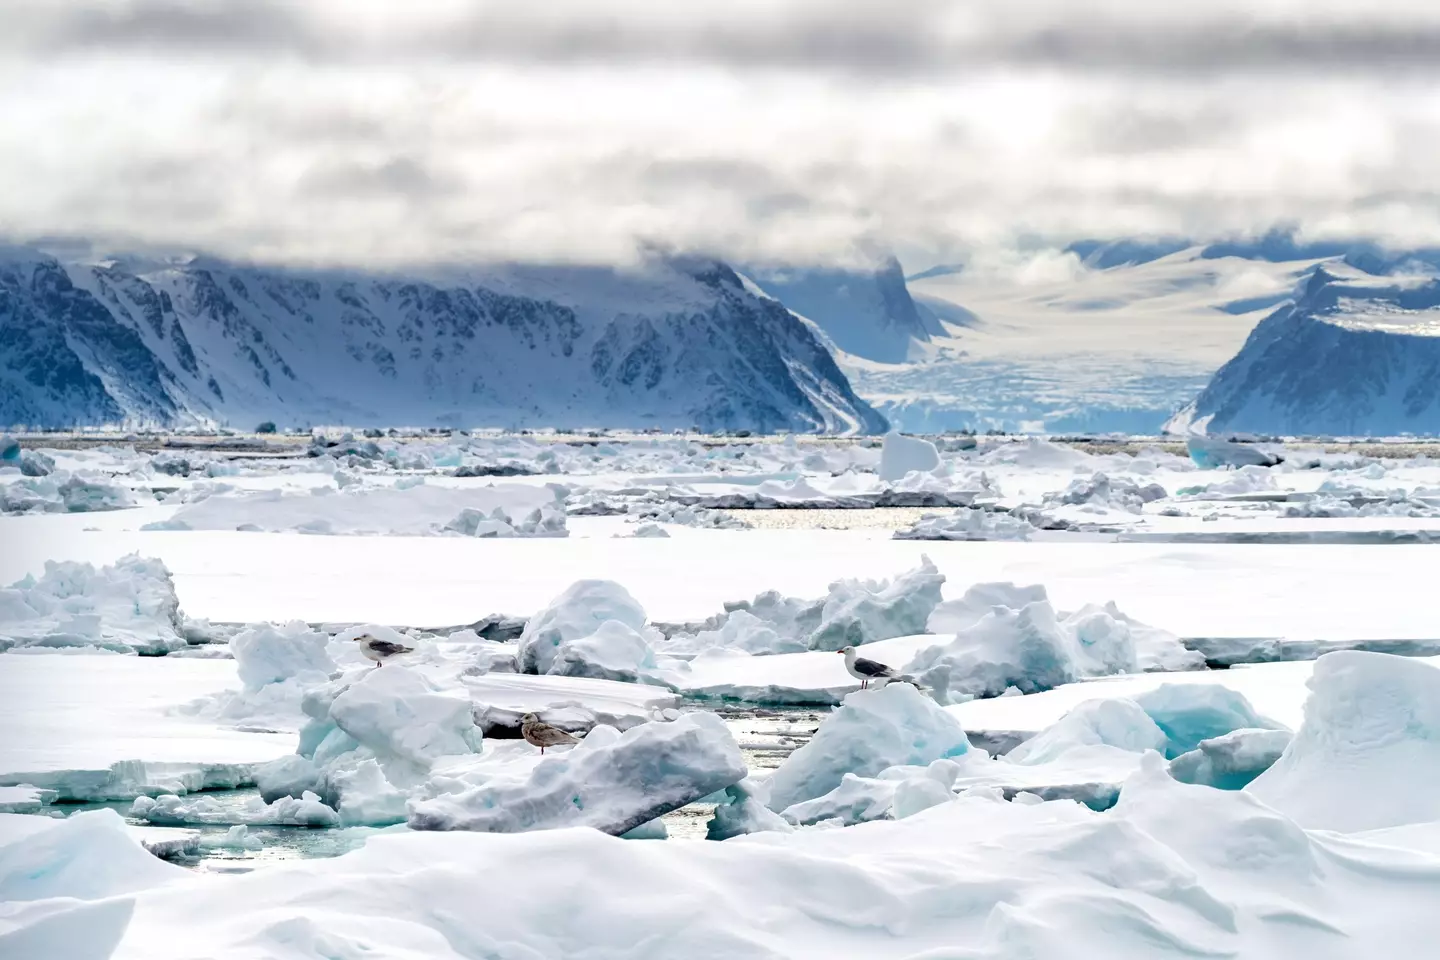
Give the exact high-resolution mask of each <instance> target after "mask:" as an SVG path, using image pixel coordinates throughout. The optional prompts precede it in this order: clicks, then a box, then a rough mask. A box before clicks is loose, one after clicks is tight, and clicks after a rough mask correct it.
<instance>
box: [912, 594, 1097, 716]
mask: <svg viewBox="0 0 1440 960" xmlns="http://www.w3.org/2000/svg"><path fill="white" fill-rule="evenodd" d="M902 673H904V674H906V675H908V676H912V677H914V678H915V679H916V681H917V682H918V683H919V684H920V685H921V686H922V687H924V688H925V689H927V690H930V691H932V692H933V693H934V696H935V698H936V699H937V700H938V701H940V702H941V703H955V702H958V701H960V700H963V699H965V698H967V697H974V696H992V697H993V696H999V695H1000V694H1002V693H1004V692H1005V691H1006V689H1007V688H1009V687H1017V688H1019V689H1020V691H1021V692H1023V693H1035V692H1037V691H1040V690H1049V689H1050V688H1052V687H1058V686H1060V685H1061V684H1065V683H1070V682H1072V681H1074V680H1075V679H1077V678H1078V677H1079V676H1080V674H1079V670H1078V667H1077V664H1076V662H1075V653H1074V650H1073V649H1072V644H1071V642H1070V640H1069V638H1067V637H1066V636H1065V634H1064V632H1062V631H1061V629H1060V625H1059V623H1057V622H1056V620H1055V611H1054V609H1053V608H1052V607H1051V606H1050V604H1049V603H1044V602H1041V603H1027V604H1026V605H1025V606H1023V607H1021V608H1020V609H1019V610H1012V609H1010V608H1009V607H995V608H993V609H992V610H991V611H990V612H989V613H987V614H985V616H983V617H981V618H980V620H979V621H978V622H977V623H976V624H975V625H974V626H973V627H969V628H968V629H965V630H962V631H961V632H960V633H958V634H956V636H955V638H954V639H953V640H951V641H950V642H949V643H943V644H937V645H935V646H933V647H930V648H929V649H927V650H924V651H921V653H920V654H919V655H917V656H916V657H915V659H914V660H912V661H910V663H909V665H907V666H906V667H905V668H904V670H903V671H902Z"/></svg>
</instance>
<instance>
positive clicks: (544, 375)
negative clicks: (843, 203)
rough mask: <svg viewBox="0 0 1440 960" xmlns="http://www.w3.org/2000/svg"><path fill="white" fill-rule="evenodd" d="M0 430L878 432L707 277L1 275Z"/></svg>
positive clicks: (16, 262)
mask: <svg viewBox="0 0 1440 960" xmlns="http://www.w3.org/2000/svg"><path fill="white" fill-rule="evenodd" d="M0 338H3V340H4V342H7V343H13V347H14V348H13V349H7V350H6V352H5V356H4V358H3V359H0V388H3V389H0V423H13V424H20V425H32V426H42V427H58V426H71V425H88V424H112V423H119V422H127V423H149V424H160V425H177V424H184V423H189V422H197V421H199V422H219V423H222V424H228V425H231V426H235V427H239V428H243V429H249V428H251V427H253V426H254V425H256V424H258V423H260V422H262V421H266V420H271V421H275V422H276V423H277V424H280V425H281V426H291V425H300V426H303V425H307V424H314V423H322V424H323V423H332V424H333V423H340V424H351V425H357V426H360V425H377V424H378V425H385V424H391V425H413V426H423V425H450V426H462V427H463V426H497V427H519V426H527V425H528V426H562V427H563V426H571V427H576V426H611V427H632V428H640V427H659V428H665V429H670V428H691V427H697V428H699V429H702V430H708V431H722V430H733V429H740V428H744V429H749V430H754V431H761V432H774V431H791V430H795V431H824V432H830V433H854V432H863V433H874V432H880V431H882V430H883V429H884V427H885V422H884V419H883V418H882V417H880V416H879V415H878V414H877V413H875V411H874V410H873V409H871V408H870V407H869V406H868V405H867V404H866V403H865V402H864V401H862V400H860V399H859V398H858V397H857V396H856V395H855V393H854V391H853V390H852V389H851V387H850V384H849V382H848V381H847V380H846V378H845V375H844V374H843V373H841V371H840V369H839V367H837V366H836V365H835V361H834V359H833V358H832V357H831V355H830V353H829V352H828V351H827V350H826V348H825V346H824V345H823V344H822V343H821V342H820V340H819V339H818V338H817V337H816V335H815V334H814V333H813V332H812V330H811V328H810V327H809V326H808V325H807V324H806V323H805V322H803V321H802V320H800V319H799V318H797V317H796V316H794V315H793V314H791V313H790V312H789V311H788V310H786V309H785V307H784V306H782V305H781V304H779V303H777V302H775V301H774V300H771V299H768V298H766V297H764V296H760V295H758V294H757V293H755V292H753V290H752V289H750V288H749V287H747V286H746V285H745V284H744V282H742V281H741V279H740V278H739V276H738V275H736V274H735V273H734V272H733V271H732V270H730V269H729V268H728V267H726V266H724V265H723V264H719V263H716V262H713V261H702V260H680V259H666V260H654V261H651V262H649V263H646V264H645V265H643V266H641V267H639V268H636V269H634V270H631V271H621V270H614V269H608V268H594V267H524V266H514V265H508V266H507V265H497V266H490V267H484V268H475V269H470V270H459V269H454V270H443V271H440V270H437V271H430V272H429V273H426V274H424V275H420V274H415V275H404V276H402V275H394V274H379V273H360V272H344V271H323V270H310V271H302V270H290V269H280V268H273V269H272V268H265V267H256V266H245V265H239V264H230V263H224V262H220V261H216V260H212V259H208V258H196V259H192V260H189V261H187V262H174V263H168V264H167V263H162V264H155V263H150V264H145V265H138V264H137V265H133V266H132V265H129V264H128V263H120V262H105V263H79V262H72V263H61V262H60V261H58V260H56V259H55V258H53V257H50V256H48V255H47V254H44V253H41V252H39V251H26V250H25V249H24V248H18V249H17V248H10V249H7V251H6V252H5V255H4V256H0Z"/></svg>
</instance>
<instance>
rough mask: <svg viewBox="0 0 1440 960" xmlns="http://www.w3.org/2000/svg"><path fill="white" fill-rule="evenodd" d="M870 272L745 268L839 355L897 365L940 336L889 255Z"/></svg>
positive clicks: (940, 330)
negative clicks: (814, 327) (821, 334)
mask: <svg viewBox="0 0 1440 960" xmlns="http://www.w3.org/2000/svg"><path fill="white" fill-rule="evenodd" d="M873 259H874V260H875V266H874V267H872V268H868V269H867V268H852V269H841V268H813V267H812V268H803V269H802V268H791V267H758V266H752V267H746V268H744V270H745V274H746V276H748V277H749V278H750V279H751V280H752V281H753V282H754V283H755V285H756V286H758V287H759V288H760V289H761V290H763V291H764V292H765V293H766V294H768V295H769V296H771V297H774V298H775V299H776V300H779V301H781V302H782V303H784V304H785V305H786V306H787V307H789V308H790V309H791V310H793V311H795V312H796V313H798V314H800V315H801V316H803V317H805V318H806V319H809V320H811V321H813V322H814V323H815V324H816V325H817V326H818V327H819V328H820V329H821V330H823V331H824V332H825V335H826V336H827V337H828V338H829V339H830V341H831V342H832V343H834V344H835V345H836V347H838V348H839V349H840V350H843V351H845V352H846V353H848V354H851V355H853V356H857V357H863V358H864V359H866V360H876V361H879V362H881V363H903V362H904V361H906V360H910V359H915V358H917V357H918V356H921V355H922V354H923V350H922V349H921V347H922V345H923V344H925V343H928V342H929V340H930V338H931V336H933V335H937V334H939V335H943V334H944V332H945V330H944V327H943V326H942V325H941V324H940V322H939V320H940V319H944V318H943V317H940V318H937V316H936V314H935V312H934V311H933V310H931V309H930V308H929V307H927V306H925V305H924V304H917V303H916V302H915V300H914V299H912V298H911V296H910V290H909V288H908V287H907V286H906V285H905V273H904V271H903V270H902V269H901V268H900V261H899V260H897V259H895V257H894V255H893V254H890V253H883V254H877V255H875V256H874V257H873Z"/></svg>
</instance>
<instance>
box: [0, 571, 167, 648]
mask: <svg viewBox="0 0 1440 960" xmlns="http://www.w3.org/2000/svg"><path fill="white" fill-rule="evenodd" d="M185 645H186V641H185V638H184V636H183V635H182V627H181V615H180V601H179V599H178V598H177V597H176V596H175V583H174V581H173V580H171V578H170V571H169V570H167V569H166V567H165V564H164V563H162V562H161V561H159V560H151V559H146V558H143V557H140V556H139V555H137V554H131V555H129V556H126V557H122V558H121V559H120V560H117V561H116V562H115V563H114V564H113V565H112V566H106V567H101V568H100V569H98V570H97V569H96V568H95V567H94V566H92V565H91V564H88V563H75V562H70V561H66V562H58V563H57V562H55V561H53V560H52V561H46V563H45V573H44V574H43V575H42V576H41V577H40V578H39V579H38V580H37V579H36V578H35V577H33V576H30V577H26V578H25V579H23V580H21V581H19V582H18V583H13V584H11V585H10V586H9V587H8V588H4V589H0V651H4V650H7V649H11V648H13V647H32V646H33V647H83V646H94V647H103V648H106V649H110V650H116V651H121V652H126V653H146V654H159V653H168V652H170V651H174V650H179V649H181V648H183V647H184V646H185Z"/></svg>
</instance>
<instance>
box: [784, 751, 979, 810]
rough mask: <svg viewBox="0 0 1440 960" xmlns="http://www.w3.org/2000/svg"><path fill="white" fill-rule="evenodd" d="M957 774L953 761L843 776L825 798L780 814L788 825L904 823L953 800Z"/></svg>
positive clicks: (808, 802)
mask: <svg viewBox="0 0 1440 960" xmlns="http://www.w3.org/2000/svg"><path fill="white" fill-rule="evenodd" d="M959 772H960V766H959V765H958V764H957V763H955V761H953V760H949V759H941V760H935V761H932V762H931V763H929V764H927V765H925V766H894V767H887V768H886V769H884V770H882V771H880V773H879V774H878V775H877V776H874V777H863V776H858V775H856V774H853V773H847V774H845V775H844V776H843V777H842V778H841V780H840V785H839V786H838V787H836V788H835V789H834V790H831V791H830V792H829V793H826V794H825V795H824V796H820V797H816V798H815V799H813V800H806V801H804V802H801V803H797V804H793V805H791V806H789V807H787V808H785V810H784V811H783V812H782V816H783V817H784V818H785V820H786V821H787V822H789V823H793V824H797V825H810V824H816V823H821V822H824V821H831V820H833V821H838V822H840V823H842V824H844V825H846V826H851V825H853V824H857V823H868V822H869V821H871V820H903V819H904V818H905V817H908V816H913V815H914V814H917V813H919V812H920V811H921V810H926V809H929V808H930V807H933V806H935V805H937V804H940V803H946V802H948V801H950V800H953V799H954V798H955V794H954V793H953V792H952V789H951V788H952V787H953V786H954V783H955V778H956V776H957V775H958V774H959Z"/></svg>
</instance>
